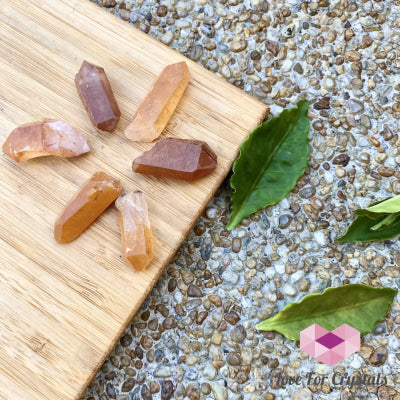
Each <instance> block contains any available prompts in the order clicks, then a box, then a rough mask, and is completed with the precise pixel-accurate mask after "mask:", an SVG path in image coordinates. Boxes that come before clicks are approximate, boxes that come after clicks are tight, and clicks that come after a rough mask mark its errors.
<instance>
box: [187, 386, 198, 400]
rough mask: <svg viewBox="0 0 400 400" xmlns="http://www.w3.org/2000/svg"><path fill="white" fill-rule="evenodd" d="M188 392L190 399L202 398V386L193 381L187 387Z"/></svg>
mask: <svg viewBox="0 0 400 400" xmlns="http://www.w3.org/2000/svg"><path fill="white" fill-rule="evenodd" d="M186 394H187V396H188V397H189V399H190V400H199V399H200V388H199V387H198V386H197V385H194V384H193V383H189V385H188V386H187V388H186Z"/></svg>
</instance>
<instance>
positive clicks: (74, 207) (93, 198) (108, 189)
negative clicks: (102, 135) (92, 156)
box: [54, 172, 122, 243]
mask: <svg viewBox="0 0 400 400" xmlns="http://www.w3.org/2000/svg"><path fill="white" fill-rule="evenodd" d="M121 192H122V185H121V183H120V182H119V181H118V180H117V179H114V178H113V177H111V176H109V175H107V174H106V173H105V172H96V173H95V174H94V175H93V176H92V177H91V178H90V179H89V180H87V181H86V182H85V183H84V184H83V185H82V186H81V188H80V189H79V191H78V192H77V193H76V194H75V196H74V197H73V198H72V199H71V200H70V201H69V202H68V203H67V205H66V206H65V207H64V209H63V210H62V211H61V214H60V215H59V216H58V218H57V220H56V223H55V226H54V238H55V239H56V241H57V242H59V243H68V242H72V241H73V240H75V239H76V238H77V237H78V236H79V235H80V234H81V233H82V232H83V231H84V230H85V229H86V228H87V227H88V226H89V225H90V224H91V223H92V222H93V221H94V220H95V219H96V218H97V217H98V216H99V215H100V214H102V213H103V212H104V210H105V209H106V208H107V207H108V206H109V205H110V204H111V203H112V202H113V201H114V200H115V199H116V198H117V197H118V196H119V195H120V194H121Z"/></svg>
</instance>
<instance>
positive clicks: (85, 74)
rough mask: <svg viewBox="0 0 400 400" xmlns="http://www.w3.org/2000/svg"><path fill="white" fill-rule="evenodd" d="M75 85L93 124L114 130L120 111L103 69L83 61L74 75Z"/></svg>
mask: <svg viewBox="0 0 400 400" xmlns="http://www.w3.org/2000/svg"><path fill="white" fill-rule="evenodd" d="M75 85H76V88H77V90H78V93H79V97H80V98H81V100H82V103H83V105H84V106H85V108H86V111H87V113H88V116H89V118H90V120H91V121H92V123H93V125H94V126H96V127H97V128H98V129H101V130H103V131H107V132H114V131H115V129H116V128H117V124H118V121H119V118H120V117H121V111H120V110H119V107H118V104H117V101H116V100H115V97H114V93H113V91H112V89H111V85H110V82H109V81H108V78H107V75H106V73H105V72H104V69H103V68H101V67H98V66H96V65H93V64H90V63H88V62H87V61H84V62H83V63H82V66H81V69H80V70H79V72H78V73H77V74H76V75H75Z"/></svg>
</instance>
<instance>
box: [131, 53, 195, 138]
mask: <svg viewBox="0 0 400 400" xmlns="http://www.w3.org/2000/svg"><path fill="white" fill-rule="evenodd" d="M189 78H190V74H189V69H188V67H187V64H186V62H185V61H182V62H179V63H176V64H171V65H168V66H167V67H166V68H164V70H163V71H162V72H161V74H160V76H159V77H158V78H157V80H156V81H155V82H154V85H153V88H152V89H151V91H150V93H149V94H148V95H147V96H146V97H145V99H144V100H143V101H142V103H141V104H140V105H139V108H138V110H137V111H136V114H135V115H134V117H133V121H132V122H131V123H130V124H129V125H128V127H127V128H126V129H125V135H126V137H127V138H128V139H131V140H134V141H136V142H152V141H153V140H155V139H157V138H158V137H159V136H160V134H161V132H162V131H163V129H164V128H165V126H166V125H167V123H168V121H169V120H170V118H171V116H172V114H173V113H174V111H175V108H176V106H177V105H178V103H179V100H180V99H181V97H182V95H183V92H184V91H185V89H186V86H187V84H188V83H189Z"/></svg>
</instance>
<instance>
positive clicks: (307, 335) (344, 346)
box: [300, 324, 360, 366]
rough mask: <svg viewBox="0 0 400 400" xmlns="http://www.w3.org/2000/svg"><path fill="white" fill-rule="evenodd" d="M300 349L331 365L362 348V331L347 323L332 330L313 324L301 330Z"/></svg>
mask: <svg viewBox="0 0 400 400" xmlns="http://www.w3.org/2000/svg"><path fill="white" fill-rule="evenodd" d="M300 350H303V351H304V352H305V353H307V354H309V355H310V356H311V357H314V358H316V359H317V360H319V361H321V362H323V363H324V364H326V365H329V366H331V365H333V364H336V363H337V362H339V361H341V360H343V359H344V358H346V357H348V356H349V355H351V354H353V353H355V352H356V351H358V350H360V332H359V331H358V330H357V329H354V328H352V327H351V326H350V325H347V324H343V325H341V326H339V327H338V328H336V329H334V330H333V331H332V332H329V331H327V330H326V329H324V328H322V327H321V326H319V325H317V324H313V325H311V326H309V327H308V328H306V329H304V330H302V331H301V332H300Z"/></svg>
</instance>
